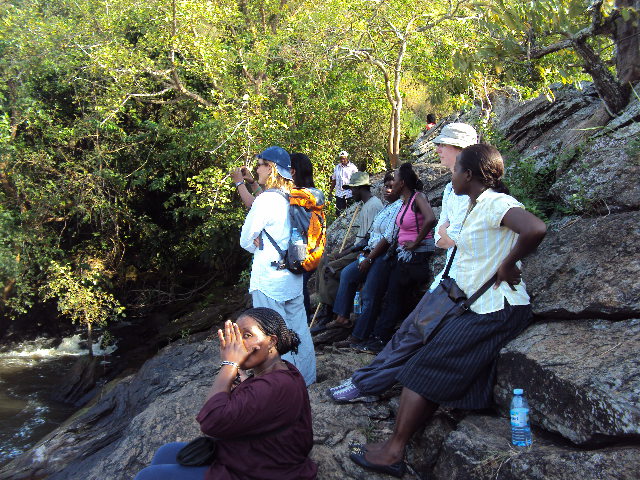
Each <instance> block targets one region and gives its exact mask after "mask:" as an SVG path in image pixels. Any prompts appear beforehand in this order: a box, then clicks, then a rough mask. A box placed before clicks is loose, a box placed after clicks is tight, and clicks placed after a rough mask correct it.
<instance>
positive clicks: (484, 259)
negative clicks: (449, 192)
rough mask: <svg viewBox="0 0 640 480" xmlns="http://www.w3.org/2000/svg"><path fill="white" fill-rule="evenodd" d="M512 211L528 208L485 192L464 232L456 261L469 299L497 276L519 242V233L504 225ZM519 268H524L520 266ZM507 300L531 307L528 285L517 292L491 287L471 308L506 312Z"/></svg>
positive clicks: (502, 286) (504, 285)
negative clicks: (504, 309)
mask: <svg viewBox="0 0 640 480" xmlns="http://www.w3.org/2000/svg"><path fill="white" fill-rule="evenodd" d="M512 208H524V206H523V205H522V204H521V203H520V202H518V201H517V200H516V199H515V198H513V197H511V196H509V195H507V194H504V193H498V192H495V191H493V190H491V189H488V190H485V191H484V192H483V193H482V194H481V195H480V196H479V197H478V199H477V201H476V205H475V206H474V208H473V209H472V210H471V212H470V213H469V216H468V217H467V219H466V221H465V222H464V225H463V226H462V229H461V230H460V234H459V236H458V241H457V246H458V251H457V252H456V256H455V259H454V264H455V265H456V276H455V280H456V283H457V284H458V286H459V287H460V288H462V290H463V291H464V293H466V294H467V296H468V297H470V296H471V295H473V294H474V293H475V292H476V291H477V290H478V289H479V288H480V287H481V286H482V285H483V284H484V283H485V282H486V281H487V280H488V279H489V278H491V277H492V276H493V274H494V273H496V271H497V270H498V267H499V266H500V265H501V263H502V261H503V260H504V259H505V257H506V256H507V255H508V254H509V252H510V251H511V250H512V249H513V247H514V245H515V243H516V241H517V240H518V234H517V233H515V232H514V231H513V230H511V229H509V228H507V227H504V226H501V225H500V224H501V223H502V219H503V218H504V216H505V214H506V213H507V212H508V211H509V210H510V209H512ZM517 265H518V267H519V268H521V267H522V266H521V264H520V262H518V263H517ZM505 299H506V300H507V301H508V302H509V304H511V305H528V304H529V295H528V294H527V291H526V287H525V284H524V282H523V281H521V282H520V283H519V284H518V285H516V286H515V291H514V290H512V289H511V287H510V286H509V285H508V284H507V283H506V282H502V283H501V284H500V286H499V287H498V288H497V289H494V288H493V287H490V288H489V290H488V291H486V292H485V293H484V294H483V295H482V296H481V297H480V298H478V300H476V301H475V302H474V303H473V304H472V305H471V310H473V311H474V312H475V313H480V314H482V313H492V312H497V311H499V310H502V309H503V308H504V301H505Z"/></svg>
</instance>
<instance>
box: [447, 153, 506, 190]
mask: <svg viewBox="0 0 640 480" xmlns="http://www.w3.org/2000/svg"><path fill="white" fill-rule="evenodd" d="M458 161H459V162H460V166H461V167H462V169H463V170H469V171H470V172H471V174H472V175H473V176H474V177H475V178H476V179H478V180H479V181H480V182H481V183H482V184H483V185H484V186H485V187H488V188H491V189H493V190H495V191H496V192H498V193H509V189H508V188H507V186H506V185H505V184H504V182H503V181H502V176H503V175H504V162H503V160H502V155H500V152H499V151H498V149H497V148H496V147H494V146H492V145H486V144H483V143H478V144H476V145H471V146H469V147H466V148H463V149H462V152H460V156H459V157H458Z"/></svg>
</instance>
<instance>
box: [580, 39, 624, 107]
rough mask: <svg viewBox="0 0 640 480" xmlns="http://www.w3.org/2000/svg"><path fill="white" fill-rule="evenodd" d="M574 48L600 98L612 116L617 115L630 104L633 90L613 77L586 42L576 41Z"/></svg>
mask: <svg viewBox="0 0 640 480" xmlns="http://www.w3.org/2000/svg"><path fill="white" fill-rule="evenodd" d="M574 48H575V49H576V52H577V53H578V55H580V57H581V58H582V59H583V60H584V69H585V71H586V72H587V73H588V74H589V75H591V78H593V84H594V86H595V87H596V91H597V92H598V96H599V97H600V99H601V100H602V101H603V102H604V104H605V105H606V106H607V109H608V110H609V112H610V114H611V115H615V114H617V113H618V112H620V110H622V109H623V108H624V107H626V106H627V104H628V103H629V95H630V93H631V90H630V88H629V86H628V85H621V84H620V83H618V82H617V81H616V79H615V78H614V77H613V75H612V74H611V72H610V71H609V69H608V68H607V66H606V65H605V64H604V62H603V61H602V59H601V58H600V57H599V56H598V54H597V53H596V52H595V51H594V50H593V49H592V48H591V47H590V46H589V45H588V44H587V42H586V40H576V41H574Z"/></svg>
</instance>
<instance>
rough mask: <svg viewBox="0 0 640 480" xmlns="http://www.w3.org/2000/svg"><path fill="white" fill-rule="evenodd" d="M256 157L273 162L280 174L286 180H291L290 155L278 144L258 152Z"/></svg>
mask: <svg viewBox="0 0 640 480" xmlns="http://www.w3.org/2000/svg"><path fill="white" fill-rule="evenodd" d="M258 158H261V159H263V160H266V161H267V162H273V163H275V164H276V168H277V169H278V173H279V174H280V175H281V176H283V177H284V178H286V179H287V180H293V177H292V176H291V157H290V156H289V153H288V152H287V151H286V150H285V149H284V148H282V147H278V146H273V147H269V148H267V149H266V150H263V151H262V152H260V153H259V154H258Z"/></svg>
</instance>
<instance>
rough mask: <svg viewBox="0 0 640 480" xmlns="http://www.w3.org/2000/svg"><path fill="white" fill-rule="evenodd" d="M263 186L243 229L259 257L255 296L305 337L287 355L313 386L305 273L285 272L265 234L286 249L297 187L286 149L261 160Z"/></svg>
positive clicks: (243, 240)
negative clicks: (294, 351) (290, 196)
mask: <svg viewBox="0 0 640 480" xmlns="http://www.w3.org/2000/svg"><path fill="white" fill-rule="evenodd" d="M256 159H257V161H258V166H257V170H256V171H257V174H258V180H257V181H258V183H259V184H261V185H265V186H266V191H265V192H263V193H262V194H260V195H259V196H258V197H256V198H255V200H254V201H253V204H252V205H251V209H250V210H249V213H248V214H247V218H246V219H245V221H244V225H243V226H242V233H241V235H240V246H241V247H242V248H244V249H245V250H247V251H249V252H251V253H253V264H252V266H251V279H250V282H249V293H250V294H251V298H252V300H253V306H254V307H266V308H271V309H273V310H275V311H276V312H278V313H279V314H280V315H282V317H283V318H284V319H285V322H286V323H287V326H288V327H289V328H290V329H291V330H293V331H295V332H296V333H297V334H298V336H299V337H300V341H301V343H300V346H299V348H298V353H297V354H291V353H288V354H286V355H284V356H283V359H284V360H287V361H289V362H290V363H292V364H293V365H295V367H296V368H297V369H298V370H299V371H300V373H301V374H302V376H303V377H304V379H305V382H306V384H307V385H310V384H312V383H314V382H315V381H316V358H315V352H314V349H313V342H312V340H311V334H310V333H309V327H308V326H307V316H306V313H305V308H304V300H303V295H302V275H296V274H294V273H292V272H290V271H289V270H287V269H286V268H281V269H279V268H278V267H277V264H278V263H279V261H280V260H281V257H280V254H279V253H278V251H277V250H276V249H275V247H274V246H273V245H272V244H271V241H269V239H268V238H267V237H266V235H264V234H263V231H265V232H267V233H268V234H269V235H271V237H272V238H273V240H274V241H275V242H276V243H277V244H278V246H279V247H280V249H282V250H286V249H287V244H288V242H289V231H290V228H291V225H290V222H289V201H288V200H287V198H286V196H285V195H283V194H286V193H288V192H289V190H290V188H291V187H292V186H293V180H292V176H291V160H290V157H289V154H288V153H287V151H286V150H285V149H283V148H281V147H277V146H274V147H269V148H267V149H266V150H264V151H263V152H261V153H260V154H258V155H257V156H256Z"/></svg>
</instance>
